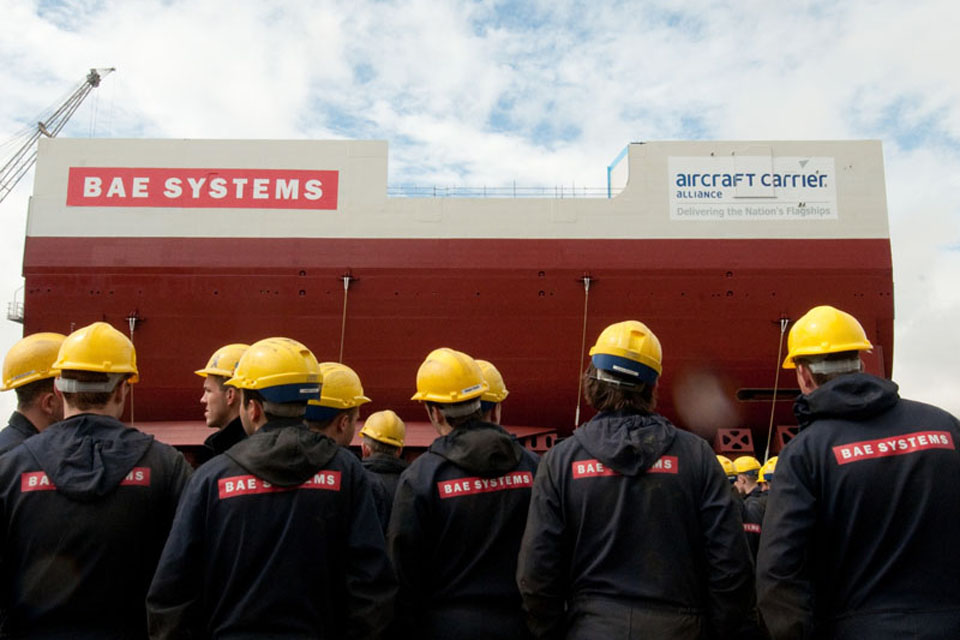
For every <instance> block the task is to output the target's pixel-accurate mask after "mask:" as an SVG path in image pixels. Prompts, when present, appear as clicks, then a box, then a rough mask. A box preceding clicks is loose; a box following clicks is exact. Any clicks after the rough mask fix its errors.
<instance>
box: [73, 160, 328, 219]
mask: <svg viewBox="0 0 960 640" xmlns="http://www.w3.org/2000/svg"><path fill="white" fill-rule="evenodd" d="M339 179H340V172H339V171H302V170H293V169H289V170H287V169H159V168H131V167H70V173H69V177H68V178H67V205H68V206H71V207H177V208H216V209H224V208H230V209H336V208H337V192H338V187H339Z"/></svg>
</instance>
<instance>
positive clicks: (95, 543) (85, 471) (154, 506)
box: [0, 414, 190, 638]
mask: <svg viewBox="0 0 960 640" xmlns="http://www.w3.org/2000/svg"><path fill="white" fill-rule="evenodd" d="M0 460H2V463H0V609H2V610H3V616H2V623H0V635H2V636H3V637H8V636H11V637H17V636H29V637H40V636H43V637H63V638H85V637H86V638H138V637H145V636H146V615H145V611H144V607H143V602H144V599H145V598H146V594H147V587H148V586H149V584H150V579H151V578H152V577H153V572H154V570H155V569H156V566H157V560H158V558H159V557H160V551H161V550H162V549H163V544H164V541H165V540H166V538H167V533H168V531H169V530H170V524H171V522H172V520H173V515H174V512H175V509H176V506H177V501H178V499H179V497H180V494H181V491H182V490H183V488H184V486H185V485H186V482H187V478H188V476H189V474H190V467H189V465H188V464H187V461H186V460H185V459H184V457H183V455H181V454H180V453H179V452H177V451H176V450H175V449H173V448H172V447H169V446H167V445H165V444H161V443H159V442H156V441H155V440H154V439H153V436H150V435H147V434H144V433H141V432H139V431H137V430H136V429H132V428H128V427H126V426H125V425H124V424H123V423H121V422H119V421H117V420H114V419H112V418H108V417H105V416H98V415H93V414H81V415H78V416H74V417H72V418H70V419H68V420H65V421H63V422H58V423H56V424H54V425H51V426H50V427H49V428H47V429H46V430H44V432H43V433H41V434H38V435H36V436H34V437H32V438H30V439H28V440H27V441H26V442H24V444H23V446H20V447H17V448H16V449H15V450H13V451H11V452H9V453H7V454H6V455H4V456H3V457H2V458H0Z"/></svg>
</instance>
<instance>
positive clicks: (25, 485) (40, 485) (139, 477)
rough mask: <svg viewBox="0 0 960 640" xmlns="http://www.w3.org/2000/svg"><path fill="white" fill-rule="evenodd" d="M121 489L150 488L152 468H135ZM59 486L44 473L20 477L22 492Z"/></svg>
mask: <svg viewBox="0 0 960 640" xmlns="http://www.w3.org/2000/svg"><path fill="white" fill-rule="evenodd" d="M120 486H121V487H149V486H150V467H134V468H133V469H131V470H130V473H128V474H127V476H126V477H125V478H124V479H123V480H121V481H120ZM56 488H57V486H56V485H55V484H53V483H52V482H51V481H50V478H48V477H47V474H46V473H44V472H43V471H30V472H28V473H23V474H21V475H20V492H21V493H26V492H28V491H55V490H56Z"/></svg>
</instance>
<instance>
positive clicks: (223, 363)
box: [194, 343, 250, 378]
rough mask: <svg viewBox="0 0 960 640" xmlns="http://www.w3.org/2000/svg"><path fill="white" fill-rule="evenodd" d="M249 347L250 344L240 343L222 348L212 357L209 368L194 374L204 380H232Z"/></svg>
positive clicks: (208, 362) (208, 364)
mask: <svg viewBox="0 0 960 640" xmlns="http://www.w3.org/2000/svg"><path fill="white" fill-rule="evenodd" d="M249 347H250V345H248V344H240V343H235V344H228V345H225V346H223V347H220V348H219V349H217V350H216V351H215V352H214V353H213V355H212V356H210V360H208V361H207V366H206V367H204V368H203V369H198V370H196V371H194V373H195V374H197V375H198V376H200V377H203V378H206V377H207V376H221V377H223V378H230V377H232V376H233V370H234V369H236V368H237V363H238V362H240V357H241V356H242V355H243V353H244V352H245V351H246V350H247V349H248V348H249Z"/></svg>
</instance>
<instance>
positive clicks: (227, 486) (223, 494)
mask: <svg viewBox="0 0 960 640" xmlns="http://www.w3.org/2000/svg"><path fill="white" fill-rule="evenodd" d="M217 488H218V490H219V492H220V499H221V500H224V499H225V498H236V497H237V496H254V495H260V494H264V493H284V492H287V491H296V490H298V489H322V490H326V491H340V472H339V471H318V472H317V473H315V474H313V477H312V478H310V479H309V480H307V481H306V482H304V483H303V484H301V485H297V486H295V487H275V486H273V485H272V484H270V483H269V482H267V481H266V480H263V479H261V478H258V477H257V476H250V475H248V476H231V477H229V478H220V479H219V480H218V481H217Z"/></svg>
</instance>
